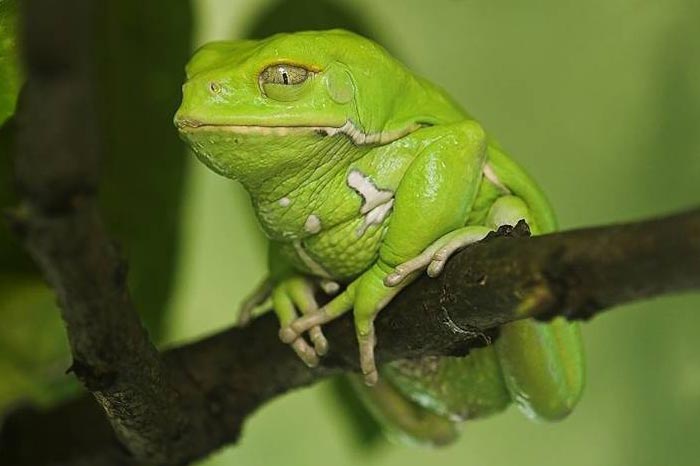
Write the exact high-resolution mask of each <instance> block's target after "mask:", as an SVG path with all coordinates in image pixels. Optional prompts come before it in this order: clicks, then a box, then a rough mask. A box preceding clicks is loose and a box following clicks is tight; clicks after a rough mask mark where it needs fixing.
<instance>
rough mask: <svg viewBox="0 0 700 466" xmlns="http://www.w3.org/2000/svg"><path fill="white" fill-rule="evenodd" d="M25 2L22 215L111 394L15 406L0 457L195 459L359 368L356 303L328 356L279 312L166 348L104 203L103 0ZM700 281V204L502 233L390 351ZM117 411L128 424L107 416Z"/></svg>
mask: <svg viewBox="0 0 700 466" xmlns="http://www.w3.org/2000/svg"><path fill="white" fill-rule="evenodd" d="M22 4H23V6H24V8H25V12H24V13H25V44H26V45H25V59H26V63H27V68H28V81H27V85H26V87H25V91H24V93H23V97H22V100H21V102H20V106H19V114H18V116H17V125H18V128H19V130H20V135H19V140H18V153H19V157H18V159H17V179H18V185H19V188H20V191H21V194H22V196H23V198H24V200H25V201H24V204H23V205H22V207H21V208H19V209H17V210H16V211H15V212H14V213H13V214H12V215H11V224H12V226H13V227H14V230H15V232H16V233H17V235H18V236H19V237H20V238H22V239H23V241H24V243H25V245H26V247H27V248H28V250H29V251H30V252H31V254H32V256H33V257H34V259H35V260H36V262H37V263H38V264H39V266H40V267H41V269H42V271H43V272H44V274H45V276H46V277H47V279H48V281H49V282H50V284H51V285H52V286H53V287H54V289H55V290H56V293H57V295H58V297H59V301H60V303H61V308H62V316H63V318H64V320H65V321H66V326H67V330H68V336H69V340H70V344H71V349H72V351H73V355H74V360H75V363H74V365H73V367H72V371H73V372H74V373H75V374H76V375H77V376H78V377H79V378H80V379H81V381H82V382H83V383H84V385H85V386H86V388H87V389H88V390H89V391H90V392H91V393H92V395H93V396H94V398H95V399H96V400H97V402H98V403H97V404H95V403H92V404H91V403H90V402H89V400H83V401H80V402H78V403H77V404H75V405H71V406H73V407H72V408H70V407H68V408H65V407H64V410H63V411H61V415H60V417H59V416H57V414H56V413H55V412H53V413H52V412H51V411H49V412H48V413H36V412H31V411H26V410H25V411H22V412H18V413H17V414H16V415H15V416H11V417H10V419H9V420H8V422H7V423H6V424H5V425H4V428H3V431H2V437H0V462H2V463H3V464H4V463H7V464H17V465H20V464H32V465H41V464H48V463H52V464H92V465H99V464H104V465H112V464H114V465H117V464H145V463H148V464H173V465H175V464H184V463H186V462H187V461H189V460H191V459H194V458H200V457H202V456H204V455H206V454H207V453H209V452H211V451H213V450H214V449H216V448H218V447H220V446H222V445H224V444H226V443H230V442H233V441H235V440H236V439H237V436H238V433H239V431H240V428H241V426H242V424H243V422H244V421H245V419H246V417H247V416H248V415H249V414H250V413H251V412H252V411H254V410H255V409H256V408H257V407H259V406H260V405H261V404H263V403H265V402H266V401H267V400H269V399H270V398H272V397H274V396H276V395H279V394H281V393H284V392H286V391H288V390H290V389H293V388H297V387H301V386H305V385H308V384H311V383H313V382H315V381H317V380H319V379H320V378H322V377H324V376H326V375H328V374H330V373H333V372H338V371H341V370H354V369H356V367H357V361H356V349H357V348H356V342H355V339H354V332H353V327H352V321H351V319H350V317H349V316H346V317H344V318H342V319H339V320H338V321H337V322H334V323H332V324H331V325H329V326H328V330H327V334H328V337H329V339H330V341H331V344H332V351H331V353H330V354H329V355H328V357H326V358H325V359H324V361H323V365H322V367H320V368H317V369H314V370H310V369H307V368H306V367H304V366H303V365H302V364H301V363H300V362H299V361H298V360H297V358H296V357H295V355H294V353H293V352H292V351H290V350H289V349H288V348H287V347H286V346H285V345H283V344H281V343H280V342H279V341H278V339H277V323H276V322H275V319H274V317H273V316H271V315H268V316H265V317H263V318H260V319H258V320H256V321H254V322H253V323H252V324H251V325H250V326H249V327H247V328H244V329H229V330H226V331H224V332H221V333H219V334H216V335H213V336H211V337H208V338H206V339H204V340H201V341H199V342H195V343H192V344H189V345H184V346H182V347H179V348H175V349H172V350H169V351H166V352H165V353H162V354H160V353H158V352H157V351H156V350H155V348H154V347H153V345H152V344H151V342H150V341H149V339H148V336H147V335H146V333H145V331H144V330H143V327H142V325H141V323H140V321H139V319H138V316H137V314H136V312H135V310H134V306H133V304H132V302H131V300H130V298H129V294H128V291H127V289H126V286H125V275H126V271H125V270H126V267H125V266H124V264H123V263H122V262H121V261H120V260H119V258H118V255H117V253H116V251H115V248H114V246H113V244H112V243H111V241H110V240H109V238H108V236H107V234H106V232H105V231H104V228H103V226H102V223H101V221H100V218H99V216H98V213H97V211H96V207H95V199H94V193H95V191H96V187H97V172H98V164H99V155H100V150H99V144H98V143H97V138H96V134H97V128H95V127H94V122H95V121H96V118H95V112H94V109H93V95H92V77H91V73H90V61H91V58H90V53H91V51H90V50H89V44H90V43H91V41H90V40H89V38H90V33H89V30H87V29H86V25H88V24H90V23H91V21H89V19H88V18H89V15H90V5H91V2H90V1H89V0H66V1H64V2H60V3H56V2H48V1H40V0H25V1H24V2H22ZM57 24H61V25H62V26H61V27H58V26H57ZM66 24H69V25H70V27H66V26H65V25H66ZM516 236H517V235H516ZM698 288H700V209H695V210H693V211H690V212H687V213H685V214H682V215H678V216H674V217H669V218H666V219H660V220H652V221H647V222H639V223H635V224H629V225H623V226H613V227H603V228H595V229H589V230H580V231H574V232H567V233H561V234H556V235H549V236H545V237H538V238H527V237H514V238H502V237H500V238H494V239H491V240H490V241H486V242H484V243H481V244H478V245H475V246H473V247H470V248H468V249H467V250H465V251H463V252H461V253H460V254H458V255H457V256H455V258H453V259H452V260H451V261H450V263H449V264H448V266H447V268H446V270H445V273H444V274H443V276H441V277H440V278H439V279H435V280H430V279H427V278H423V279H420V280H419V281H418V282H417V283H415V284H414V285H412V286H411V287H409V288H408V289H407V290H406V291H405V292H403V293H401V294H400V295H399V297H398V298H397V299H396V300H395V301H394V302H393V303H392V304H391V305H390V306H389V307H388V308H387V309H386V310H384V311H382V312H381V313H380V315H379V318H378V320H377V333H378V337H379V345H378V348H377V357H378V359H379V361H381V362H387V361H391V360H395V359H397V358H402V357H419V356H425V355H433V354H464V353H465V352H466V351H467V350H468V349H469V348H470V347H474V346H481V345H483V344H484V343H485V342H486V341H487V336H488V335H489V334H491V333H492V331H493V330H494V329H495V328H497V327H498V326H499V325H501V324H503V323H506V322H510V321H513V320H516V319H519V318H524V317H528V316H538V317H543V318H544V317H550V316H552V315H566V316H568V317H570V318H587V317H589V316H591V315H593V314H594V313H596V312H598V311H600V310H604V309H608V308H610V307H611V306H615V305H616V304H620V303H624V302H628V301H632V300H635V299H643V298H645V297H649V296H655V295H660V294H664V293H671V292H680V291H685V290H690V289H698ZM98 405H99V406H101V408H102V411H103V413H104V415H105V416H104V417H102V415H101V413H99V411H97V409H98ZM86 413H87V414H86ZM57 418H58V419H60V422H56V423H55V424H54V423H51V422H50V420H51V419H57ZM104 418H106V419H108V420H109V422H110V424H111V426H112V427H113V429H114V432H116V438H115V437H114V436H112V434H111V431H110V430H109V429H106V428H102V429H100V428H98V425H99V422H100V421H99V419H104ZM39 426H40V427H41V428H39ZM65 426H72V429H66V428H65ZM37 432H42V433H43V434H44V435H46V436H49V437H51V438H52V439H53V440H54V442H52V443H50V445H52V446H53V447H55V449H54V448H49V443H47V442H42V444H43V445H44V446H45V448H41V449H37V448H35V447H34V446H35V445H36V437H35V435H37ZM69 432H70V433H72V435H71V436H68V435H67V434H68V433H69ZM88 434H92V435H91V436H89V437H88ZM77 437H81V438H91V439H92V441H91V442H90V444H89V445H85V444H84V443H79V442H78V440H76V439H77ZM117 439H118V440H117ZM57 440H62V441H57ZM23 445H24V446H26V445H30V447H28V448H23ZM32 447H34V448H32Z"/></svg>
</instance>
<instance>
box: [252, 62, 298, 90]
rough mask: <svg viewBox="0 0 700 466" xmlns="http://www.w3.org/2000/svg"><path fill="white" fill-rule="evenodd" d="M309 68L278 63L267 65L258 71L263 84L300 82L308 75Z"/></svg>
mask: <svg viewBox="0 0 700 466" xmlns="http://www.w3.org/2000/svg"><path fill="white" fill-rule="evenodd" d="M309 74H310V73H309V70H307V69H306V68H302V67H300V66H295V65H287V64H279V65H272V66H268V67H267V68H265V69H264V70H263V72H262V73H260V82H261V83H263V84H282V85H293V84H301V83H303V82H304V81H306V79H307V78H308V77H309Z"/></svg>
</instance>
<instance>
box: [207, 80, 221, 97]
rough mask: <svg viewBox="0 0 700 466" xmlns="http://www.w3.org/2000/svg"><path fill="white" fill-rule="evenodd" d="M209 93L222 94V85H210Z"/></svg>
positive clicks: (211, 83) (215, 83)
mask: <svg viewBox="0 0 700 466" xmlns="http://www.w3.org/2000/svg"><path fill="white" fill-rule="evenodd" d="M209 92H211V93H212V94H218V93H219V92H221V84H219V83H217V82H215V81H212V82H210V83H209Z"/></svg>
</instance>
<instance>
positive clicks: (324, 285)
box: [318, 278, 340, 296]
mask: <svg viewBox="0 0 700 466" xmlns="http://www.w3.org/2000/svg"><path fill="white" fill-rule="evenodd" d="M318 285H319V286H320V287H321V289H322V290H323V292H324V293H326V295H328V296H334V295H336V294H338V292H339V291H340V284H339V283H338V282H334V281H333V280H329V279H327V278H322V279H321V280H320V281H319V282H318Z"/></svg>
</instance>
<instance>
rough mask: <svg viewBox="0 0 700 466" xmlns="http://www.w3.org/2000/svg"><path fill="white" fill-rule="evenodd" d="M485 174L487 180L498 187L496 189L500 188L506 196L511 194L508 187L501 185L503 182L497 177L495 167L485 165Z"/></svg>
mask: <svg viewBox="0 0 700 466" xmlns="http://www.w3.org/2000/svg"><path fill="white" fill-rule="evenodd" d="M483 173H484V176H485V177H486V179H487V180H489V181H490V182H491V183H493V184H494V185H496V187H498V188H499V189H500V190H502V191H503V192H505V193H506V194H510V189H508V188H507V187H506V185H504V184H503V183H501V180H500V179H499V178H498V176H497V175H496V172H494V171H493V167H491V165H489V164H488V163H487V164H484V168H483Z"/></svg>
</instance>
